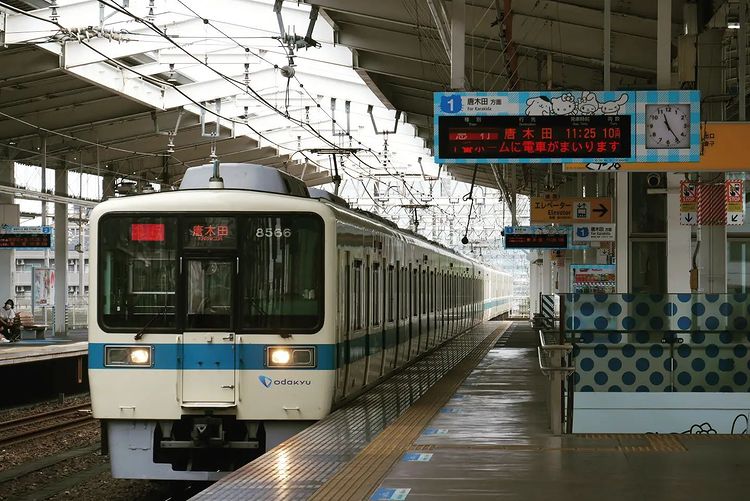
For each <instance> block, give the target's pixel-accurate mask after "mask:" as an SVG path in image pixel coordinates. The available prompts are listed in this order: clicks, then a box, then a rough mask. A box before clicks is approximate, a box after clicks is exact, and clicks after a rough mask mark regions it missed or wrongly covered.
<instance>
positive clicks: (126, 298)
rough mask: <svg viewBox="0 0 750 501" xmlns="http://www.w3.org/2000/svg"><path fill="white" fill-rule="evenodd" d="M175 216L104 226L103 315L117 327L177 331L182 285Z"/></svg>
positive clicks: (113, 221) (109, 222)
mask: <svg viewBox="0 0 750 501" xmlns="http://www.w3.org/2000/svg"><path fill="white" fill-rule="evenodd" d="M173 227H174V218H172V217H167V218H158V217H118V218H112V219H109V220H107V224H105V225H103V226H102V231H101V232H100V242H99V248H100V253H99V273H100V287H101V293H102V294H100V303H99V304H100V306H99V308H100V311H101V314H102V321H103V323H104V325H106V326H108V327H115V328H142V327H146V326H148V327H149V328H173V327H174V326H175V291H176V284H177V241H176V240H177V239H176V236H177V235H176V234H175V232H174V230H173Z"/></svg>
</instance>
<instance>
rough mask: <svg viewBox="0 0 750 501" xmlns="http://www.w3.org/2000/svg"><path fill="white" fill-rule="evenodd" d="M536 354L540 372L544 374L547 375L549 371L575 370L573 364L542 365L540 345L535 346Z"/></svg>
mask: <svg viewBox="0 0 750 501" xmlns="http://www.w3.org/2000/svg"><path fill="white" fill-rule="evenodd" d="M536 352H537V356H538V357H539V368H540V369H541V370H542V374H544V375H545V376H548V375H549V373H550V372H573V371H574V370H576V368H575V367H573V366H566V367H552V366H549V365H544V363H543V362H542V347H541V346H537V348H536Z"/></svg>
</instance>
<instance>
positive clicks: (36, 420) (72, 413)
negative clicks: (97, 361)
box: [0, 403, 94, 447]
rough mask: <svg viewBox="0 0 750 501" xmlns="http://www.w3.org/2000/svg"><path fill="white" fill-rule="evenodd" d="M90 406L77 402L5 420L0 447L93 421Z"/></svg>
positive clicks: (0, 436) (0, 435)
mask: <svg viewBox="0 0 750 501" xmlns="http://www.w3.org/2000/svg"><path fill="white" fill-rule="evenodd" d="M90 407H91V404H90V403H87V404H78V405H73V406H70V407H65V408H62V409H55V410H52V411H48V412H41V413H38V414H32V415H30V416H24V417H22V418H17V419H11V420H10V421H6V422H5V423H3V428H2V430H0V447H3V446H6V445H11V444H15V443H17V442H23V441H26V440H30V439H32V438H37V437H41V436H45V435H49V434H52V433H56V432H59V431H63V430H67V429H70V428H76V427H78V426H82V425H83V424H85V423H89V422H93V420H94V418H93V417H91V412H90Z"/></svg>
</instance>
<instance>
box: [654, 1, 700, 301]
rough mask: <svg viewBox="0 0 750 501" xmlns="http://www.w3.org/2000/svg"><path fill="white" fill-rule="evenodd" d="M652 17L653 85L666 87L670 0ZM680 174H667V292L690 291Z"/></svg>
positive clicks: (669, 68) (687, 235) (668, 81)
mask: <svg viewBox="0 0 750 501" xmlns="http://www.w3.org/2000/svg"><path fill="white" fill-rule="evenodd" d="M657 16H658V17H657V20H656V86H657V88H658V89H669V88H670V86H671V72H672V56H671V50H672V28H671V27H672V1H671V0H659V5H658V14H657ZM681 179H683V176H682V174H678V173H668V174H667V292H690V268H691V267H692V266H691V262H690V261H691V252H690V226H687V225H681V224H680V180H681Z"/></svg>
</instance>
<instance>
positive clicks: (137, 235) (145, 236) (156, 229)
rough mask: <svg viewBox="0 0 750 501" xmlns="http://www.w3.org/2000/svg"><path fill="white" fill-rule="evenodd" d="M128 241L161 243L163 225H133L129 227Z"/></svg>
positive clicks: (162, 239)
mask: <svg viewBox="0 0 750 501" xmlns="http://www.w3.org/2000/svg"><path fill="white" fill-rule="evenodd" d="M130 239H131V240H132V241H133V242H163V241H164V224H161V223H133V224H131V225H130Z"/></svg>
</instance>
